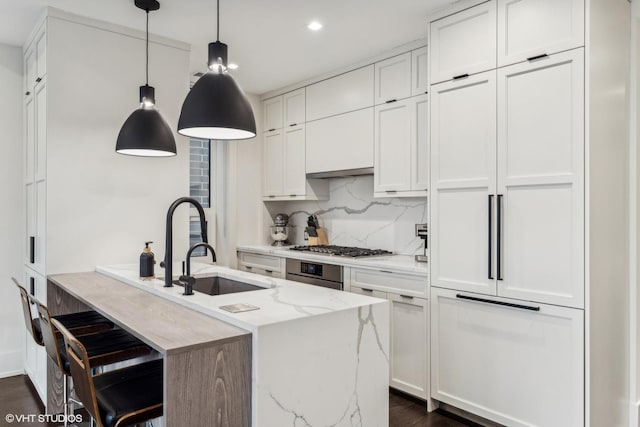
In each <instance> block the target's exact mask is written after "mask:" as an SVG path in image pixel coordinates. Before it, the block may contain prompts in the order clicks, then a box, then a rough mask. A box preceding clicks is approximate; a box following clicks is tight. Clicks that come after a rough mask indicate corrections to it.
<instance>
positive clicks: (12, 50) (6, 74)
mask: <svg viewBox="0 0 640 427" xmlns="http://www.w3.org/2000/svg"><path fill="white" fill-rule="evenodd" d="M0 129H2V140H1V141H2V142H1V145H0V146H1V147H2V155H0V200H3V201H4V203H5V206H4V208H3V209H2V211H1V213H0V271H1V272H2V277H1V278H0V281H1V282H2V284H1V285H0V325H4V326H3V327H2V328H0V377H5V376H10V375H16V374H19V373H22V371H23V362H22V358H23V352H24V336H25V329H24V321H23V320H22V313H21V311H20V302H19V294H18V291H17V288H16V287H15V286H14V285H13V283H12V282H11V280H10V277H11V276H14V277H16V278H17V279H18V280H20V279H21V278H22V277H23V275H22V267H21V264H22V257H21V254H22V247H21V242H22V239H21V236H22V226H23V223H22V218H23V202H22V201H23V197H22V172H23V171H22V49H20V48H19V47H13V46H7V45H2V44H0ZM7 325H10V327H7Z"/></svg>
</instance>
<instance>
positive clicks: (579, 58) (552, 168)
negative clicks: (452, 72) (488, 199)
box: [498, 49, 585, 307]
mask: <svg viewBox="0 0 640 427" xmlns="http://www.w3.org/2000/svg"><path fill="white" fill-rule="evenodd" d="M583 93H584V68H583V52H582V49H577V50H572V51H569V52H565V53H561V54H557V55H552V56H551V57H549V58H546V59H544V60H540V61H535V62H533V63H527V62H525V63H521V64H516V65H512V66H510V67H506V68H502V69H500V70H499V71H498V165H499V167H498V193H499V194H503V195H504V197H503V204H502V206H501V210H502V224H501V229H502V242H501V243H502V244H501V251H500V252H501V253H500V254H499V255H501V261H502V265H501V269H500V270H501V271H500V272H499V276H500V277H498V279H499V280H498V295H501V296H505V297H510V298H519V299H524V300H529V301H539V302H544V303H549V304H558V305H563V306H570V307H584V273H583V271H584V237H583V236H584V225H585V224H584V99H583V96H584V95H583ZM500 279H502V280H500Z"/></svg>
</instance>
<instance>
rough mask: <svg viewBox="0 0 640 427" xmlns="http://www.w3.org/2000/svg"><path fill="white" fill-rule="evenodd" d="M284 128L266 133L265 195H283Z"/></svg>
mask: <svg viewBox="0 0 640 427" xmlns="http://www.w3.org/2000/svg"><path fill="white" fill-rule="evenodd" d="M282 139H283V138H282V130H281V129H280V130H275V131H271V132H267V133H266V134H265V135H264V195H265V196H266V197H275V196H281V195H282V194H283V193H282V190H283V185H284V171H283V169H284V150H283V141H282Z"/></svg>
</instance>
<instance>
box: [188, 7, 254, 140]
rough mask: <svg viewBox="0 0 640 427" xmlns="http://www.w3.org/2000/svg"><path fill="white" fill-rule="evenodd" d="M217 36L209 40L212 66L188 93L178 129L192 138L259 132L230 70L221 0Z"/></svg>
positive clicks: (246, 135) (224, 137)
mask: <svg viewBox="0 0 640 427" xmlns="http://www.w3.org/2000/svg"><path fill="white" fill-rule="evenodd" d="M217 23H218V27H217V37H216V41H215V42H214V43H209V69H208V70H207V72H206V73H205V74H204V75H203V76H202V77H200V78H199V79H198V81H197V82H196V84H195V85H194V86H193V88H192V89H191V91H189V93H188V94H187V97H186V99H185V100H184V103H183V104H182V111H181V113H180V119H179V120H178V133H180V134H182V135H186V136H189V137H192V138H200V139H214V140H230V139H247V138H253V137H254V136H256V120H255V118H254V116H253V110H252V109H251V104H249V100H248V99H247V97H246V95H245V94H244V93H243V92H242V89H240V87H239V86H238V84H237V83H236V82H235V80H234V79H233V77H231V76H230V75H229V74H228V73H227V45H226V44H224V43H221V42H220V0H217Z"/></svg>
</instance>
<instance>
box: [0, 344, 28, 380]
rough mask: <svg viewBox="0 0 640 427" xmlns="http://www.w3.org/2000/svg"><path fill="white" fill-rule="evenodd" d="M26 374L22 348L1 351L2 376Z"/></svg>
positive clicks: (0, 365)
mask: <svg viewBox="0 0 640 427" xmlns="http://www.w3.org/2000/svg"><path fill="white" fill-rule="evenodd" d="M22 374H24V360H23V357H22V351H21V350H14V351H7V352H4V353H0V378H6V377H14V376H16V375H22Z"/></svg>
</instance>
